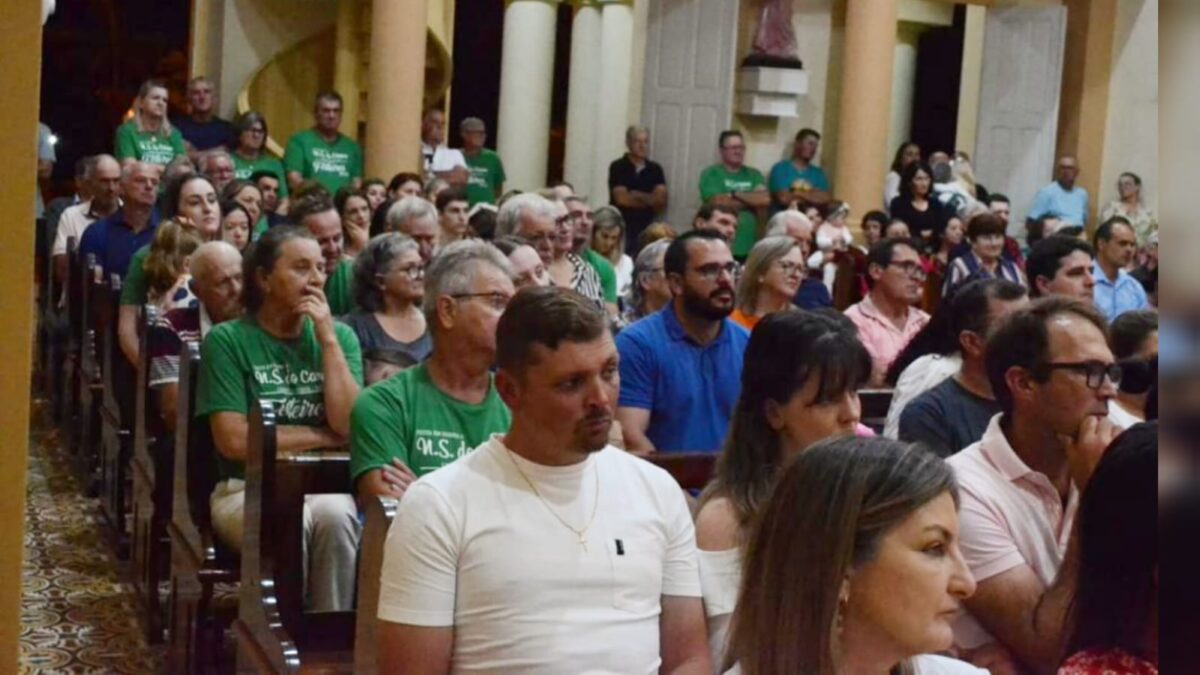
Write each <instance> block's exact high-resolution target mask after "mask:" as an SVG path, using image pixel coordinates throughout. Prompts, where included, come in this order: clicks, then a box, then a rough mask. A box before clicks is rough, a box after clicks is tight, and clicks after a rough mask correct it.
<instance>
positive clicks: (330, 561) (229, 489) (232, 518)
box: [196, 226, 362, 611]
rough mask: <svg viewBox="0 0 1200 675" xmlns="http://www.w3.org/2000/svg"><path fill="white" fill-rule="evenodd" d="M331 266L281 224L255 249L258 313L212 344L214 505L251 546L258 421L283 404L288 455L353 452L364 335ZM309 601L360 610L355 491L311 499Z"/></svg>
mask: <svg viewBox="0 0 1200 675" xmlns="http://www.w3.org/2000/svg"><path fill="white" fill-rule="evenodd" d="M324 268H325V259H324V257H323V256H322V255H321V247H320V246H319V245H318V244H317V241H316V239H314V238H313V237H312V235H310V234H309V233H308V232H307V231H306V230H301V229H299V228H295V227H290V226H278V227H273V228H271V229H270V230H267V232H266V233H265V234H264V235H263V236H262V237H260V238H259V240H258V241H257V242H255V243H254V245H253V246H251V247H250V249H249V250H248V251H247V252H246V255H245V257H244V259H243V264H242V270H243V272H242V274H243V278H244V286H243V288H242V302H243V304H244V305H245V308H246V313H245V315H244V316H242V317H241V318H239V319H233V320H231V321H226V322H224V323H221V324H218V325H217V326H214V327H213V329H212V331H211V332H210V333H209V334H208V337H207V338H205V340H204V343H203V346H202V347H201V362H200V364H201V365H200V380H199V383H198V385H197V393H196V414H197V417H200V418H203V419H206V420H207V423H208V425H209V426H210V428H211V429H212V438H213V444H214V445H215V446H216V450H217V471H218V475H219V477H220V482H218V483H217V486H216V488H215V489H214V490H213V493H212V496H211V498H210V502H209V503H210V508H211V511H212V522H213V529H214V531H215V532H216V535H217V537H219V538H220V539H221V541H222V542H224V543H225V544H226V545H227V546H229V547H231V548H233V549H235V550H240V549H241V545H242V526H243V523H244V518H243V511H244V505H245V482H244V471H245V461H246V452H247V438H248V436H249V428H250V424H249V417H250V413H251V411H252V410H253V409H254V406H255V404H256V403H257V402H258V401H271V402H272V403H273V404H274V408H275V417H276V421H277V423H278V428H277V436H276V443H277V446H278V447H277V449H278V451H279V453H280V454H281V455H287V454H297V453H303V452H307V451H310V450H318V449H321V448H330V447H336V446H340V445H344V444H345V442H346V438H347V436H349V434H350V410H351V408H352V407H353V405H354V399H355V397H356V396H358V392H359V388H360V387H361V386H362V357H361V355H360V353H359V347H358V339H357V338H355V337H354V331H352V330H351V329H350V328H349V327H348V326H344V325H342V324H340V323H337V322H335V321H334V320H333V316H332V314H331V313H330V311H329V303H328V302H326V300H325V293H324V291H323V290H322V289H323V288H324V287H325V273H324ZM304 510H305V517H304V521H305V528H304V529H305V537H306V550H307V551H308V552H309V564H308V575H307V576H308V578H307V579H306V583H307V586H308V594H309V596H310V597H311V599H312V609H313V610H315V611H332V610H348V609H350V608H351V607H353V601H354V569H355V563H356V560H357V553H358V551H357V546H358V536H359V525H358V518H357V508H356V507H355V504H354V499H353V497H351V496H350V495H348V494H347V495H308V496H306V497H305V504H304Z"/></svg>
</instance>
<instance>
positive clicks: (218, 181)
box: [199, 148, 234, 194]
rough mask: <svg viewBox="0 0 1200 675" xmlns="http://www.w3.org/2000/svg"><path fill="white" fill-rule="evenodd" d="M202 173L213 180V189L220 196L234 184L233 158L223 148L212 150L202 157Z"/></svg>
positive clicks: (200, 162)
mask: <svg viewBox="0 0 1200 675" xmlns="http://www.w3.org/2000/svg"><path fill="white" fill-rule="evenodd" d="M199 164H200V172H201V173H203V174H205V175H207V176H208V177H209V178H211V179H212V182H213V187H214V188H216V189H217V194H220V193H221V191H222V190H224V189H225V186H226V185H229V184H230V183H231V182H233V174H234V166H233V158H232V157H230V156H229V153H228V152H226V151H225V150H224V149H223V148H221V149H217V150H211V151H209V152H206V153H203V154H202V155H201V156H200V161H199Z"/></svg>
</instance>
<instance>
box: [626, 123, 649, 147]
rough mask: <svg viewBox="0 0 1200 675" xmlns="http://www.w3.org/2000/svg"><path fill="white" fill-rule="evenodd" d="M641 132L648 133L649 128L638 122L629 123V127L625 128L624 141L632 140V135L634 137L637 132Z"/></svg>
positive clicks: (629, 141)
mask: <svg viewBox="0 0 1200 675" xmlns="http://www.w3.org/2000/svg"><path fill="white" fill-rule="evenodd" d="M641 133H646V134H649V133H650V129H648V128H646V127H644V126H642V125H640V124H631V125H629V127H628V128H626V129H625V142H626V143H631V142H633V139H634V137H636V136H637V135H638V134H641Z"/></svg>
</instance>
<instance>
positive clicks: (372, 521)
mask: <svg viewBox="0 0 1200 675" xmlns="http://www.w3.org/2000/svg"><path fill="white" fill-rule="evenodd" d="M399 503H400V502H399V501H398V500H396V499H394V498H392V497H374V498H372V499H370V500H368V501H367V503H366V510H365V512H364V514H363V515H364V516H365V522H364V523H363V533H362V546H360V547H359V551H358V601H357V603H355V604H356V607H357V615H358V616H357V618H356V620H355V624H354V672H355V673H357V674H358V675H374V674H375V673H377V672H379V666H378V663H377V661H376V659H377V657H378V651H377V649H376V642H375V639H376V638H375V624H376V621H377V620H376V618H375V616H376V614H377V613H378V610H379V587H380V583H379V575H380V573H381V572H382V570H383V545H384V542H386V541H387V532H388V528H390V527H391V526H392V519H394V518H395V517H396V506H397V505H398V504H399Z"/></svg>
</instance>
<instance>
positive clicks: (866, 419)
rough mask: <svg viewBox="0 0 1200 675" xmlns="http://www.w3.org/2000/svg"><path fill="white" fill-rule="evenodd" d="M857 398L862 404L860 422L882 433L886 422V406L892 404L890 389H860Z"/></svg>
mask: <svg viewBox="0 0 1200 675" xmlns="http://www.w3.org/2000/svg"><path fill="white" fill-rule="evenodd" d="M858 400H859V403H861V404H862V413H861V415H862V423H863V424H865V425H866V426H868V427H871V429H873V430H874V431H875V433H877V434H880V433H883V427H884V425H885V424H887V414H888V408H889V407H891V405H892V390H891V389H860V390H859V391H858Z"/></svg>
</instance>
